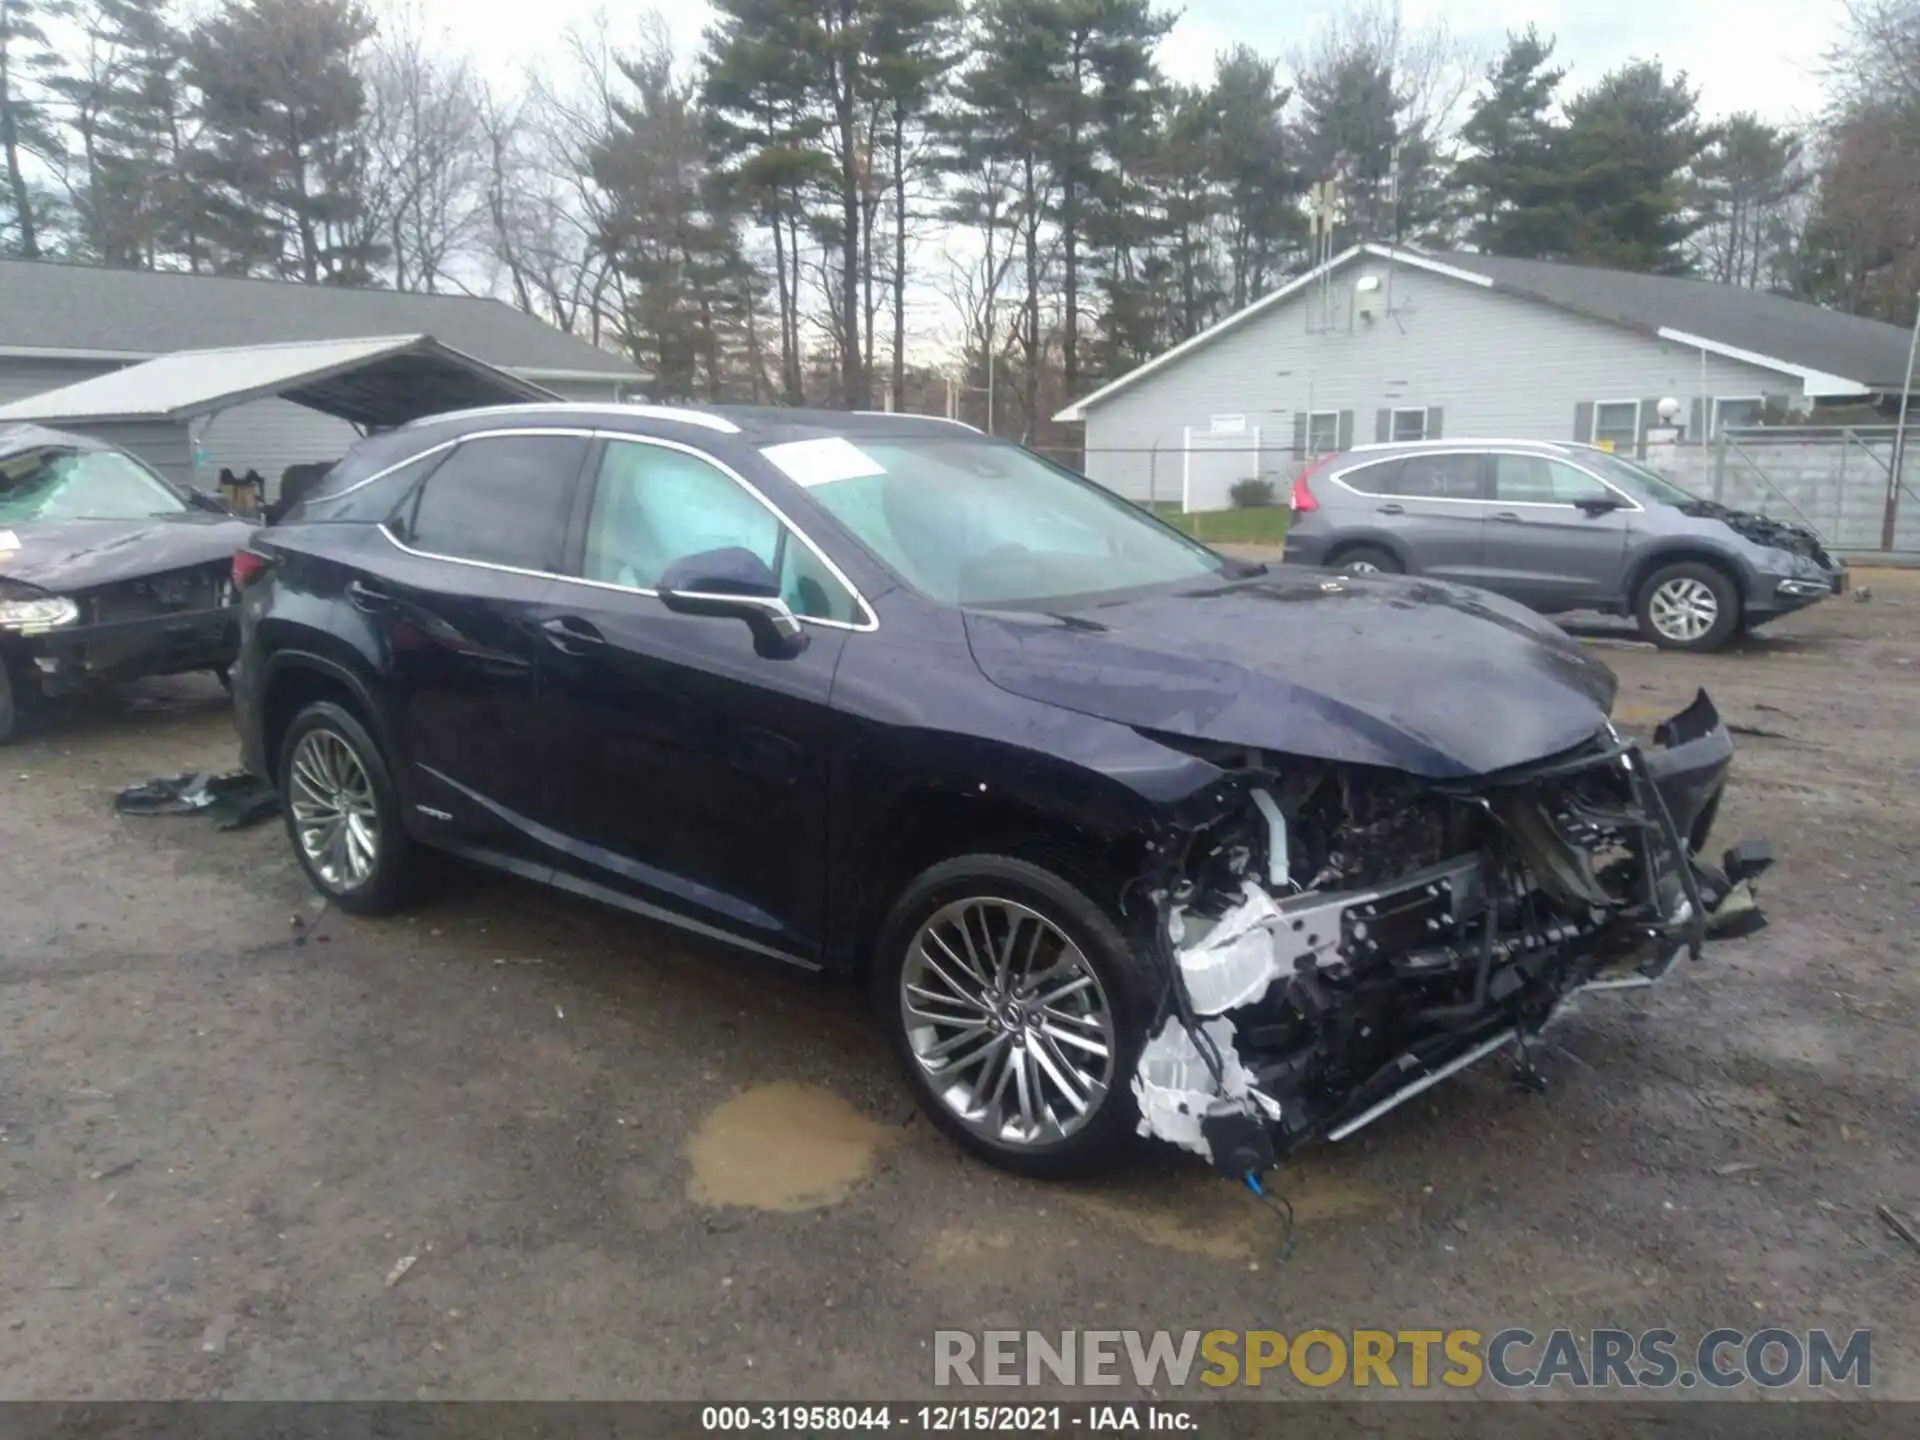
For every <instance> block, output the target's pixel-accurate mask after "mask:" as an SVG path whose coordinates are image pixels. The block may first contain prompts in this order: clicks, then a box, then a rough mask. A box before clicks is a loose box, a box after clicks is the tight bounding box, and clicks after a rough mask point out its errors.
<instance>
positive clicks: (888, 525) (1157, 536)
mask: <svg viewBox="0 0 1920 1440" xmlns="http://www.w3.org/2000/svg"><path fill="white" fill-rule="evenodd" d="M764 453H765V454H766V456H767V458H768V459H769V460H771V461H773V463H774V464H776V465H778V466H779V467H780V468H781V469H783V470H785V471H786V473H787V474H788V475H790V476H791V477H792V478H793V479H795V480H796V481H798V482H799V483H800V484H802V485H804V486H806V487H807V490H808V492H809V493H810V494H811V495H812V497H813V498H814V499H815V500H816V501H818V502H819V504H820V505H821V506H822V507H823V508H824V509H826V510H828V511H829V512H831V513H832V515H833V516H834V518H835V519H837V520H839V521H840V523H841V524H843V525H845V526H846V527H847V528H848V529H849V530H851V531H852V532H853V533H854V535H855V536H856V537H857V538H858V539H859V540H860V542H861V543H862V544H863V545H865V546H866V547H867V548H868V549H869V550H871V551H872V552H873V553H874V554H875V555H876V556H877V557H879V559H880V560H881V561H882V562H883V563H885V564H886V565H887V566H888V568H890V569H891V570H893V571H894V572H895V573H896V574H897V575H899V576H900V578H901V579H903V580H905V581H906V582H907V584H909V585H910V586H912V587H913V588H914V589H915V590H918V591H919V592H920V593H921V594H922V595H925V596H927V597H928V598H930V599H933V600H939V601H944V602H946V603H948V604H956V605H995V604H1000V605H1005V604H1014V603H1018V602H1028V603H1031V602H1036V601H1057V600H1063V599H1066V598H1068V597H1070V596H1074V595H1090V594H1094V593H1097V592H1099V591H1103V590H1125V589H1130V588H1132V587H1135V586H1141V585H1164V584H1169V583H1177V582H1180V581H1190V580H1197V579H1200V578H1201V577H1203V576H1211V575H1219V574H1221V573H1222V572H1223V571H1224V570H1225V568H1226V566H1227V562H1226V561H1224V560H1223V559H1222V558H1221V557H1220V556H1218V555H1216V554H1214V552H1213V551H1211V550H1209V549H1207V548H1206V547H1205V546H1204V545H1200V544H1198V543H1196V542H1194V541H1192V540H1189V539H1187V538H1186V537H1185V536H1184V535H1182V534H1180V533H1179V532H1178V531H1177V530H1173V529H1171V528H1169V527H1168V526H1165V525H1162V524H1161V523H1160V522H1159V521H1157V520H1155V519H1153V518H1152V517H1150V516H1149V515H1147V514H1146V513H1145V512H1144V511H1142V510H1140V509H1139V508H1138V507H1136V506H1134V505H1132V504H1129V503H1128V502H1127V501H1125V500H1123V499H1121V498H1120V497H1119V496H1117V495H1115V494H1114V493H1113V492H1112V491H1110V490H1106V489H1103V488H1102V487H1101V486H1099V485H1096V484H1094V483H1093V482H1092V481H1091V480H1087V479H1084V478H1082V477H1081V476H1078V475H1075V474H1073V473H1072V472H1071V471H1068V470H1065V469H1062V468H1061V467H1059V466H1057V465H1053V464H1050V463H1048V462H1047V461H1045V460H1042V459H1040V457H1039V456H1037V455H1034V454H1032V453H1030V452H1029V451H1026V450H1021V449H1019V448H1018V447H1016V446H1012V445H1006V444H1002V443H1000V442H998V441H993V440H988V439H985V438H983V437H979V436H973V435H959V434H956V435H955V436H954V437H953V438H951V439H949V438H947V437H946V436H939V437H932V436H909V437H894V438H885V439H883V438H872V439H869V438H867V437H864V436H863V437H860V438H859V439H858V440H857V441H849V440H846V439H842V438H838V437H835V438H833V439H828V440H803V441H799V442H796V443H793V444H788V445H774V446H770V447H768V449H767V450H766V451H765V452H764Z"/></svg>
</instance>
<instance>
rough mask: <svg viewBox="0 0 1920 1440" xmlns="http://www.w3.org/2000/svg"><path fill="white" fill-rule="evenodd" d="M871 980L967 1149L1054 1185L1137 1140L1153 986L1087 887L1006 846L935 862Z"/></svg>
mask: <svg viewBox="0 0 1920 1440" xmlns="http://www.w3.org/2000/svg"><path fill="white" fill-rule="evenodd" d="M873 978H874V999H875V1004H876V1007H877V1009H878V1011H879V1014H880V1019H881V1023H882V1025H883V1026H884V1027H885V1029H886V1032H887V1039H888V1043H889V1044H890V1045H891V1046H892V1047H893V1051H894V1055H895V1058H896V1059H897V1060H898V1061H899V1063H900V1067H901V1070H902V1072H903V1073H904V1074H905V1076H906V1078H907V1083H908V1085H909V1086H911V1087H912V1089H913V1092H914V1096H915V1098H916V1099H917V1100H918V1101H919V1102H920V1106H921V1108H922V1109H923V1110H924V1111H925V1112H926V1114H927V1117H928V1118H929V1119H930V1120H932V1121H933V1123H934V1124H935V1125H936V1126H938V1127H939V1128H940V1130H941V1131H943V1132H944V1133H945V1134H946V1135H947V1136H948V1138H950V1139H951V1140H953V1141H954V1142H955V1143H956V1144H958V1145H959V1146H960V1147H961V1148H962V1149H965V1150H967V1151H969V1152H971V1153H972V1154H974V1155H977V1156H979V1157H980V1158H982V1159H984V1160H986V1161H988V1162H990V1163H991V1164H994V1165H997V1166H999V1167H1001V1168H1002V1169H1006V1170H1011V1171H1014V1172H1016V1173H1018V1174H1022V1175H1033V1176H1038V1177H1042V1178H1048V1179H1053V1178H1063V1177H1067V1176H1073V1175H1083V1174H1087V1173H1090V1172H1092V1171H1096V1170H1099V1169H1101V1168H1104V1167H1105V1166H1106V1165H1107V1164H1109V1163H1110V1162H1111V1161H1112V1160H1114V1159H1115V1158H1116V1157H1117V1156H1118V1155H1119V1154H1120V1153H1122V1151H1123V1150H1124V1149H1125V1147H1126V1146H1127V1144H1128V1143H1129V1137H1130V1136H1131V1134H1132V1132H1133V1129H1134V1126H1135V1124H1136V1123H1137V1121H1138V1117H1139V1111H1138V1109H1137V1107H1136V1106H1135V1103H1134V1098H1133V1089H1132V1085H1133V1072H1134V1067H1135V1066H1136V1064H1137V1063H1138V1061H1139V1058H1140V1047H1141V1045H1142V1043H1143V1042H1144V1039H1145V1032H1146V1027H1147V1025H1148V1023H1149V1021H1150V1019H1151V1017H1152V1014H1153V1011H1154V1006H1155V999H1156V997H1157V996H1158V994H1159V991H1158V989H1157V986H1156V981H1155V971H1154V967H1153V964H1152V961H1151V960H1150V959H1148V958H1147V957H1145V956H1143V955H1142V954H1141V952H1140V950H1139V949H1138V948H1137V947H1136V946H1134V945H1133V944H1131V943H1129V942H1128V940H1127V939H1126V937H1125V936H1124V935H1123V934H1122V933H1121V930H1120V928H1119V927H1118V925H1117V924H1116V922H1115V919H1114V918H1113V917H1112V916H1111V915H1109V913H1108V912H1107V911H1106V910H1105V909H1104V908H1103V907H1102V906H1101V905H1100V904H1099V903H1097V902H1096V901H1095V900H1094V899H1092V898H1091V897H1090V896H1089V894H1088V893H1087V888H1086V887H1085V886H1084V885H1083V884H1076V883H1074V882H1073V881H1069V880H1068V879H1066V878H1063V876H1062V875H1060V874H1057V873H1055V871H1054V870H1052V869H1049V868H1046V867H1043V866H1041V865H1036V864H1033V863H1032V862H1030V861H1026V860H1019V859H1015V858H1012V857H1010V856H1005V855H963V856H960V857H959V858H957V859H953V860H947V861H944V862H942V863H941V864H938V865H935V866H934V867H933V868H932V869H930V870H928V871H926V872H925V873H924V874H922V875H921V876H920V877H919V878H918V879H916V880H915V881H914V882H913V883H912V884H911V885H909V886H908V887H907V889H906V891H905V893H904V894H902V895H901V897H900V899H899V901H898V903H897V904H896V905H895V906H894V909H893V913H892V914H891V915H890V916H889V917H888V919H887V921H886V924H885V925H884V926H882V928H881V932H880V938H879V941H878V944H877V947H876V951H875V958H874V977H873Z"/></svg>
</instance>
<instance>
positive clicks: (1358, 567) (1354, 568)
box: [1345, 560, 1380, 575]
mask: <svg viewBox="0 0 1920 1440" xmlns="http://www.w3.org/2000/svg"><path fill="white" fill-rule="evenodd" d="M1345 569H1346V572H1347V573H1348V574H1349V575H1378V574H1379V573H1380V567H1379V566H1378V565H1376V564H1374V563H1373V562H1372V561H1371V560H1349V561H1348V562H1347V563H1346V566H1345Z"/></svg>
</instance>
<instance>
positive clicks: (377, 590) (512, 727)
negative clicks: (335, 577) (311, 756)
mask: <svg viewBox="0 0 1920 1440" xmlns="http://www.w3.org/2000/svg"><path fill="white" fill-rule="evenodd" d="M590 443H591V442H590V440H589V439H588V437H587V436H585V435H569V434H518V435H499V436H487V437H480V438H476V439H472V440H467V441H463V442H462V443H461V444H460V445H459V446H458V447H457V448H455V450H454V451H453V453H452V454H451V455H449V456H447V457H446V458H445V459H444V460H443V461H442V462H441V463H440V464H439V465H438V466H436V467H435V468H434V469H433V470H432V472H431V473H430V474H428V475H427V477H426V480H425V482H424V484H423V485H422V486H421V488H420V489H419V490H418V491H417V492H416V493H415V495H414V496H413V498H412V500H411V502H410V503H409V504H408V505H406V506H405V507H404V509H403V512H402V513H401V514H399V515H397V516H395V517H394V518H393V519H392V520H390V521H389V522H388V526H387V531H388V533H387V535H386V536H385V537H384V538H383V539H381V540H379V541H377V542H375V544H374V545H373V546H371V547H369V550H368V552H367V555H366V557H365V559H364V560H363V565H364V567H365V568H363V569H362V570H361V571H360V572H359V573H358V574H356V575H354V576H353V577H352V578H351V579H350V580H348V582H347V585H346V598H347V600H348V602H349V603H350V604H351V606H352V613H353V619H354V623H361V624H366V625H368V626H369V627H370V628H371V629H373V630H374V631H375V632H376V633H377V634H378V635H379V636H380V639H381V642H382V649H383V650H384V658H385V661H386V664H387V667H388V671H389V674H390V676H391V677H392V678H391V682H390V691H391V693H392V694H393V696H394V698H395V702H396V707H397V711H398V714H397V722H398V725H399V727H400V734H399V736H398V737H397V738H398V740H399V748H400V752H401V760H400V763H401V768H402V772H403V773H402V774H401V775H400V776H398V777H397V778H398V780H399V783H400V786H401V792H402V795H403V797H404V799H405V802H406V803H407V804H408V805H409V806H410V807H411V809H412V812H413V813H412V816H411V819H412V822H413V823H414V824H415V825H416V826H417V827H418V828H420V829H421V831H422V832H423V833H425V834H427V835H429V836H431V837H432V838H434V839H436V840H438V841H442V842H445V843H451V844H464V845H479V846H482V847H484V848H488V849H493V850H498V851H504V852H507V853H511V854H514V855H517V856H520V857H523V858H529V859H536V860H537V859H544V858H546V857H545V856H544V855H543V854H542V853H541V852H542V850H543V848H544V847H543V846H542V843H541V841H540V838H539V836H540V832H541V830H542V828H543V827H544V826H545V825H547V824H549V823H550V822H551V820H552V819H553V818H554V817H553V816H552V814H551V812H550V811H549V810H548V809H547V807H546V804H545V800H544V795H543V792H542V788H541V786H540V785H539V783H538V777H539V773H540V770H541V767H542V763H543V762H542V755H541V750H542V746H543V743H544V733H543V732H544V729H545V726H544V722H543V719H542V714H541V708H540V696H539V694H538V691H537V681H538V675H539V661H540V659H541V656H542V653H543V651H544V650H545V648H546V647H545V645H544V643H543V639H542V634H543V632H542V630H541V628H540V625H541V621H542V620H543V618H544V616H545V612H544V611H543V610H542V608H541V607H542V604H543V602H544V601H545V600H546V598H547V593H548V590H549V589H550V588H551V586H552V585H553V584H554V581H553V579H552V573H553V572H554V571H556V570H558V569H559V568H560V561H561V557H562V554H563V552H564V549H565V543H566V533H567V521H568V517H569V515H570V513H571V511H572V503H573V491H574V486H575V484H576V483H577V481H578V477H579V474H580V469H581V465H582V464H583V462H584V460H585V458H586V454H587V451H588V448H589V446H590Z"/></svg>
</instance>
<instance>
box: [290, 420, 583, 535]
mask: <svg viewBox="0 0 1920 1440" xmlns="http://www.w3.org/2000/svg"><path fill="white" fill-rule="evenodd" d="M501 408H502V409H506V408H510V407H506V406H502V407H501ZM599 433H600V432H599V431H598V430H595V429H593V428H591V427H582V426H578V425H522V426H515V427H513V428H512V429H501V430H469V431H467V432H466V433H465V434H464V435H455V436H452V437H451V438H449V439H446V440H442V441H440V442H439V443H438V444H437V445H429V446H427V447H426V449H424V450H416V451H414V452H413V453H412V454H411V455H409V456H407V458H406V459H404V460H397V461H395V462H394V463H393V464H391V465H389V466H387V467H386V468H385V469H384V470H376V471H374V472H373V474H371V475H369V476H367V478H366V479H364V480H356V481H354V482H353V484H351V485H349V486H347V488H346V489H344V490H336V491H334V492H333V493H332V494H331V495H321V496H318V497H316V498H317V499H320V500H339V499H342V498H343V497H345V496H348V495H351V494H353V493H354V492H355V491H356V490H364V489H366V487H367V486H369V485H371V484H373V482H374V481H376V480H384V479H386V478H387V476H389V475H391V474H393V472H394V471H396V470H404V469H406V468H407V466H409V465H415V464H418V463H419V462H420V461H422V460H424V459H426V458H427V456H429V455H437V454H439V453H440V452H441V451H442V450H451V449H453V447H454V446H456V445H464V444H465V443H466V442H467V441H469V440H498V439H501V438H502V437H506V436H513V435H578V436H579V437H580V438H582V439H583V440H591V439H592V438H593V437H594V436H596V435H598V434H599ZM416 553H418V552H416Z"/></svg>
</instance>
